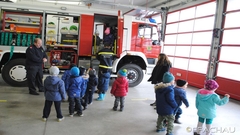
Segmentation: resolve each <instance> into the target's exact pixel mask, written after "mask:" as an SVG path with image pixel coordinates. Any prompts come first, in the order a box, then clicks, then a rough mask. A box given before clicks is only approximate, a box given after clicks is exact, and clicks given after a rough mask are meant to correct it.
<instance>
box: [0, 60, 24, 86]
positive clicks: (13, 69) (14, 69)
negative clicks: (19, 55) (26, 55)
mask: <svg viewBox="0 0 240 135" xmlns="http://www.w3.org/2000/svg"><path fill="white" fill-rule="evenodd" d="M2 78H3V80H4V81H5V82H6V83H7V84H9V85H11V86H14V87H23V86H27V77H26V70H25V59H14V60H11V61H9V62H8V63H6V64H5V65H4V67H3V69H2Z"/></svg>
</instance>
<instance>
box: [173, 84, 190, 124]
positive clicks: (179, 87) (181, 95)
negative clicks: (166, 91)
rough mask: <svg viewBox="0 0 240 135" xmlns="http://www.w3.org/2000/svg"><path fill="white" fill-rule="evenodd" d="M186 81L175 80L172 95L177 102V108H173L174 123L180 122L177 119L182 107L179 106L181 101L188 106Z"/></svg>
mask: <svg viewBox="0 0 240 135" xmlns="http://www.w3.org/2000/svg"><path fill="white" fill-rule="evenodd" d="M187 85H188V82H186V81H185V80H182V79H177V80H176V86H175V87H174V95H175V100H176V103H177V104H178V107H177V109H176V110H175V113H174V114H175V120H174V123H177V124H181V122H180V121H179V118H180V115H181V114H182V109H181V108H180V107H181V105H182V103H184V104H185V106H186V107H187V108H188V107H189V103H188V100H187V97H186V91H185V90H186V88H187Z"/></svg>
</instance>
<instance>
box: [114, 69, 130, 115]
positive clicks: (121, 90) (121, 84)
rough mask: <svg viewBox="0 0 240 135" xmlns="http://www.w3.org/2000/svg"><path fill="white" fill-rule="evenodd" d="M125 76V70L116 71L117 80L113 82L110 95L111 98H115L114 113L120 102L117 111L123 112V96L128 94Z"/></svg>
mask: <svg viewBox="0 0 240 135" xmlns="http://www.w3.org/2000/svg"><path fill="white" fill-rule="evenodd" d="M126 76H127V70H126V69H121V70H119V71H118V77H117V79H116V80H115V81H114V82H113V85H112V89H111V91H110V93H111V95H112V96H115V101H114V105H113V110H114V111H117V108H118V104H119V102H120V110H119V111H123V108H124V101H125V96H126V95H127V93H128V80H127V78H126Z"/></svg>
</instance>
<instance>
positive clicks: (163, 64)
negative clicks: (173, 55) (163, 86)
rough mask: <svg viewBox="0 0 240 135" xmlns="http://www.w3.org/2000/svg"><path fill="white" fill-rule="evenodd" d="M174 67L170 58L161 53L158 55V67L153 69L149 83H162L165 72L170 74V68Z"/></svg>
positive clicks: (153, 104)
mask: <svg viewBox="0 0 240 135" xmlns="http://www.w3.org/2000/svg"><path fill="white" fill-rule="evenodd" d="M171 67H172V63H171V62H170V61H169V59H168V57H167V55H166V54H164V53H160V54H159V55H158V61H157V64H156V66H155V67H154V69H153V72H152V75H151V77H150V78H149V79H148V81H151V83H152V84H154V85H155V84H157V83H160V82H162V78H163V74H164V73H165V72H168V71H169V70H170V68H171ZM150 105H151V106H155V105H156V103H155V102H154V103H152V104H150Z"/></svg>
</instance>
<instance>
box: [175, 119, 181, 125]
mask: <svg viewBox="0 0 240 135" xmlns="http://www.w3.org/2000/svg"><path fill="white" fill-rule="evenodd" d="M174 123H176V124H182V123H181V122H180V121H179V120H178V119H175V120H174Z"/></svg>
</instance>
